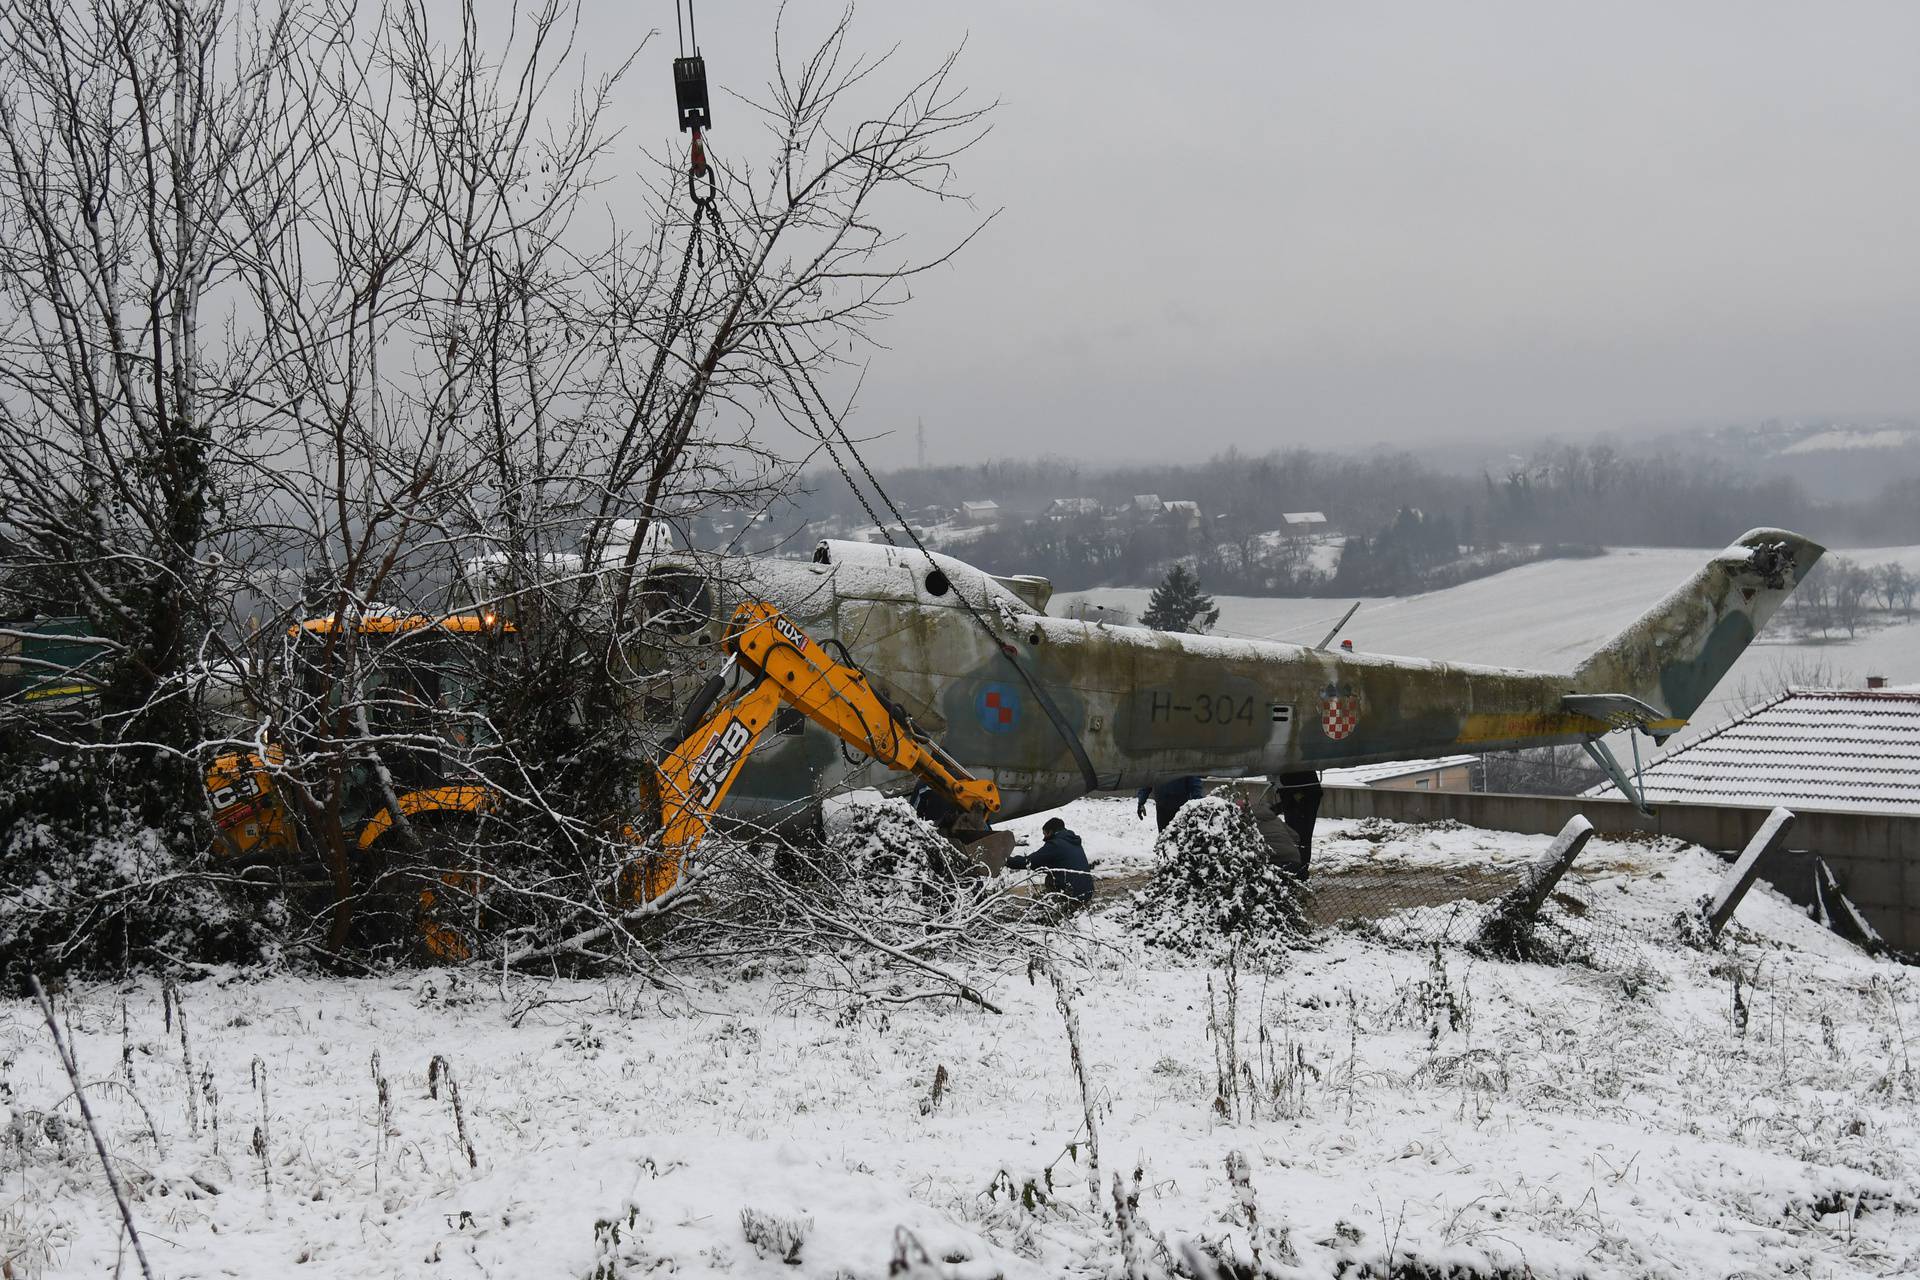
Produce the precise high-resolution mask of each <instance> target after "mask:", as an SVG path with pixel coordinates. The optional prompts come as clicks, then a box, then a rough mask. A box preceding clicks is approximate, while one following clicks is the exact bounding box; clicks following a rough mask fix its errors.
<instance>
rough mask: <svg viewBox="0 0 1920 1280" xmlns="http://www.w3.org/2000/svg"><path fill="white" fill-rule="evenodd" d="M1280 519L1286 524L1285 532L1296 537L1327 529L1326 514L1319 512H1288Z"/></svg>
mask: <svg viewBox="0 0 1920 1280" xmlns="http://www.w3.org/2000/svg"><path fill="white" fill-rule="evenodd" d="M1280 519H1281V520H1283V521H1285V522H1286V526H1287V532H1288V533H1291V534H1296V535H1300V534H1309V533H1320V532H1322V531H1324V530H1325V529H1326V527H1327V517H1326V513H1324V512H1321V511H1288V512H1284V513H1282V515H1281V516H1280Z"/></svg>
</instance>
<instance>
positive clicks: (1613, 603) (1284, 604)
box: [1048, 547, 1920, 745]
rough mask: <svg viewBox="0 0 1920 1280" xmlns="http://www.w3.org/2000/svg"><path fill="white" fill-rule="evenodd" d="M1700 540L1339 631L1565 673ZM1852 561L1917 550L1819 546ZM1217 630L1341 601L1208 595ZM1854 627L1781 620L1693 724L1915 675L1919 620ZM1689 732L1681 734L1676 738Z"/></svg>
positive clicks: (1123, 594) (1545, 571) (1394, 600)
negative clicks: (1853, 634)
mask: <svg viewBox="0 0 1920 1280" xmlns="http://www.w3.org/2000/svg"><path fill="white" fill-rule="evenodd" d="M1712 554H1713V553H1712V552H1711V551H1710V550H1706V549H1701V548H1692V547H1686V548H1678V549H1676V548H1671V547H1658V548H1653V547H1616V548H1613V549H1612V550H1610V551H1609V552H1608V553H1607V554H1606V555H1604V556H1600V557H1597V558H1595V559H1591V560H1547V561H1542V562H1540V563H1538V564H1529V565H1522V566H1521V567H1520V568H1518V569H1509V570H1507V571H1506V572H1505V573H1499V574H1495V575H1493V576H1492V577H1489V578H1480V579H1477V580H1475V581H1473V582H1467V583H1462V584H1461V585H1459V586H1457V587H1449V588H1447V589H1446V590H1444V591H1430V592H1427V593H1425V594H1423V595H1417V596H1401V597H1387V598H1383V599H1369V600H1365V601H1363V602H1362V603H1361V605H1360V611H1359V612H1358V613H1356V614H1354V615H1353V620H1352V621H1351V622H1349V623H1348V624H1347V627H1346V630H1345V631H1343V632H1341V635H1342V636H1343V637H1344V638H1346V639H1350V640H1352V641H1353V643H1354V645H1355V647H1356V648H1360V649H1365V650H1370V651H1372V652H1375V653H1392V654H1400V655H1404V656H1407V657H1415V658H1439V659H1445V660H1450V661H1455V662H1485V663H1492V664H1495V665H1500V666H1518V667H1531V668H1534V669H1537V670H1548V671H1552V670H1570V669H1571V668H1572V667H1573V666H1574V665H1575V664H1577V663H1578V662H1579V661H1580V660H1581V659H1582V658H1585V657H1586V656H1587V655H1588V654H1590V653H1592V652H1593V651H1594V650H1595V649H1597V648H1599V646H1600V645H1601V644H1602V643H1603V642H1604V641H1605V640H1607V639H1608V638H1609V637H1610V636H1612V635H1614V634H1615V633H1616V632H1618V631H1620V630H1621V629H1622V628H1624V627H1625V626H1626V625H1627V624H1628V623H1630V622H1632V621H1633V620H1634V619H1635V618H1638V617H1639V616H1640V615H1641V614H1642V613H1644V612H1646V611H1647V610H1648V609H1649V608H1651V607H1652V606H1653V605H1654V604H1655V603H1656V602H1657V601H1658V600H1659V599H1660V597H1661V596H1663V595H1665V594H1666V593H1667V592H1668V591H1669V590H1671V589H1672V588H1674V587H1676V586H1678V585H1679V584H1680V583H1682V582H1684V581H1685V580H1686V579H1687V578H1688V577H1690V576H1691V575H1692V574H1693V573H1694V572H1695V571H1696V570H1697V569H1699V568H1700V566H1701V565H1703V564H1705V563H1706V562H1707V560H1708V559H1709V558H1711V556H1712ZM1828 554H1829V555H1844V556H1848V557H1851V558H1852V559H1854V560H1857V561H1859V562H1860V563H1862V564H1880V563H1884V562H1886V561H1889V560H1892V561H1897V562H1899V563H1900V564H1902V565H1904V566H1906V568H1907V569H1908V570H1909V571H1911V572H1920V547H1866V548H1857V549H1852V550H1842V551H1834V552H1829V553H1828ZM1149 594H1151V593H1150V592H1148V591H1146V590H1144V589H1139V588H1130V587H1115V588H1102V589H1100V590H1097V591H1078V592H1072V593H1066V594H1062V595H1061V596H1060V597H1058V598H1057V599H1056V601H1055V602H1054V603H1053V604H1052V605H1051V606H1050V607H1049V609H1048V612H1050V613H1053V614H1056V615H1059V616H1063V617H1064V616H1065V613H1066V608H1067V605H1068V603H1069V602H1071V601H1073V600H1079V599H1086V600H1091V601H1096V602H1098V603H1101V604H1108V605H1122V606H1124V607H1126V608H1128V609H1131V610H1132V611H1133V613H1134V616H1135V617H1138V616H1139V615H1140V614H1141V613H1142V612H1144V611H1145V609H1146V604H1147V597H1148V595H1149ZM1214 599H1215V600H1216V601H1217V602H1218V603H1219V605H1220V624H1219V626H1218V627H1216V628H1215V631H1216V632H1217V633H1218V634H1220V635H1234V636H1249V637H1254V638H1257V639H1263V640H1281V641H1285V642H1287V643H1290V644H1317V643H1319V641H1320V638H1321V637H1322V636H1324V635H1326V633H1327V632H1328V631H1329V630H1331V629H1332V627H1333V624H1334V623H1336V622H1338V621H1339V620H1340V615H1341V614H1342V613H1345V612H1346V609H1347V605H1348V604H1350V603H1352V602H1351V601H1343V600H1312V599H1269V598H1262V597H1257V596H1216V597H1214ZM1878 621H1879V619H1878V616H1876V618H1875V622H1876V625H1875V627H1874V628H1873V629H1871V630H1862V631H1861V633H1860V636H1859V638H1858V639H1856V640H1853V641H1846V640H1844V638H1842V639H1838V640H1835V641H1834V642H1831V643H1819V642H1809V641H1801V640H1796V639H1795V638H1793V637H1792V636H1791V635H1789V634H1788V633H1787V630H1786V628H1785V627H1784V626H1780V625H1774V626H1771V627H1769V628H1768V629H1767V630H1766V631H1763V632H1762V633H1761V635H1760V638H1759V639H1758V640H1756V641H1755V642H1754V644H1753V646H1752V647H1751V648H1749V649H1748V650H1747V652H1746V653H1745V654H1743V655H1742V656H1741V658H1740V661H1738V662H1737V663H1735V664H1734V667H1733V670H1732V671H1731V672H1729V673H1728V674H1727V677H1726V678H1725V679H1724V680H1723V681H1721V683H1720V686H1719V687H1718V688H1717V689H1716V690H1715V691H1714V696H1713V699H1712V700H1711V701H1709V702H1708V704H1707V705H1706V706H1704V707H1702V708H1701V709H1700V711H1699V712H1698V713H1697V714H1696V715H1695V717H1694V721H1693V726H1694V732H1700V731H1704V730H1707V729H1711V728H1713V727H1714V726H1716V725H1718V724H1719V723H1721V722H1722V721H1723V720H1725V719H1726V718H1727V717H1728V716H1729V715H1730V714H1732V713H1733V712H1734V711H1735V710H1736V709H1737V708H1736V706H1735V705H1734V700H1735V697H1736V695H1737V693H1738V691H1739V690H1740V688H1741V686H1742V685H1743V684H1744V683H1748V682H1754V683H1761V684H1765V683H1769V681H1768V677H1769V676H1770V675H1771V674H1772V673H1773V672H1774V671H1775V670H1777V669H1780V668H1781V667H1782V665H1783V664H1787V665H1791V664H1795V663H1801V662H1807V661H1820V662H1825V663H1826V664H1827V665H1828V666H1829V667H1831V668H1832V669H1833V670H1834V672H1835V674H1836V676H1838V677H1840V678H1843V679H1845V680H1846V681H1847V683H1849V684H1860V683H1863V682H1864V681H1865V678H1866V677H1867V676H1868V675H1883V676H1887V677H1888V678H1889V679H1891V680H1892V681H1894V683H1896V684H1911V683H1920V621H1916V622H1915V623H1908V624H1899V623H1896V624H1894V625H1889V626H1879V625H1877V624H1878ZM1688 736H1690V735H1682V736H1681V738H1680V739H1679V740H1678V741H1677V742H1676V744H1675V745H1679V743H1680V742H1684V741H1685V740H1686V738H1687V737H1688Z"/></svg>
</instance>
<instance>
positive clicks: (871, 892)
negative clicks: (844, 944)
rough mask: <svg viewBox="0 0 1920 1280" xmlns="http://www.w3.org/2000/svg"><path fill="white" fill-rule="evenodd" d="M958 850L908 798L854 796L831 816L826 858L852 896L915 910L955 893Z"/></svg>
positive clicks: (829, 868) (882, 906)
mask: <svg viewBox="0 0 1920 1280" xmlns="http://www.w3.org/2000/svg"><path fill="white" fill-rule="evenodd" d="M954 853H955V851H954V848H953V845H952V844H951V843H949V842H948V840H947V838H946V837H945V836H943V835H941V834H940V832H939V831H938V830H936V829H935V828H934V826H933V824H931V823H929V822H927V821H926V820H925V819H923V818H921V817H920V816H919V815H918V814H916V813H915V812H914V811H913V806H912V805H910V804H908V803H907V802H906V801H905V800H898V799H893V800H875V801H854V802H852V803H850V804H847V805H845V806H844V807H842V808H841V809H840V810H839V811H838V812H837V813H835V814H834V815H833V816H832V818H831V819H829V820H828V823H827V842H826V850H825V858H824V859H823V861H824V863H825V866H826V868H827V871H828V874H830V875H832V876H834V877H835V878H836V879H838V880H839V881H840V882H841V886H842V888H843V889H844V890H845V891H846V892H847V893H848V894H849V895H851V896H855V897H858V898H861V899H864V900H865V901H867V902H868V903H870V904H872V905H873V906H875V907H877V908H879V909H881V910H883V911H885V910H892V911H899V910H916V909H924V908H927V907H938V906H939V905H940V904H942V903H943V902H944V901H945V900H947V899H949V898H951V897H952V896H953V894H954V892H955V890H956V887H957V881H956V880H955V877H954V874H953V870H952V867H951V861H952V859H953V857H954Z"/></svg>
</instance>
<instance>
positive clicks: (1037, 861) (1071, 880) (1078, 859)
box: [1007, 818, 1093, 907]
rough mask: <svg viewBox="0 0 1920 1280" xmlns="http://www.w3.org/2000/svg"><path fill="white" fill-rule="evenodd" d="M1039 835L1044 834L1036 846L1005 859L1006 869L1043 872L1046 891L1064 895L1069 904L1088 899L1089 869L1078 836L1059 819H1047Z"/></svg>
mask: <svg viewBox="0 0 1920 1280" xmlns="http://www.w3.org/2000/svg"><path fill="white" fill-rule="evenodd" d="M1040 834H1041V835H1042V836H1044V837H1045V839H1043V840H1042V841H1041V844H1040V847H1039V848H1038V849H1035V850H1034V851H1033V852H1032V853H1030V854H1029V853H1016V854H1014V855H1013V856H1012V857H1011V858H1008V859H1007V870H1009V871H1028V870H1032V871H1044V872H1046V873H1047V892H1048V893H1049V894H1056V893H1057V894H1061V895H1063V896H1065V897H1066V898H1068V899H1070V900H1071V902H1072V906H1073V907H1084V906H1086V905H1087V904H1088V903H1090V902H1092V901H1093V868H1092V865H1091V864H1090V863H1088V861H1087V851H1086V850H1085V849H1084V848H1082V847H1081V844H1080V837H1079V836H1077V835H1075V834H1074V833H1073V832H1071V831H1069V830H1067V824H1066V823H1065V822H1063V821H1062V820H1060V819H1059V818H1048V819H1047V821H1046V825H1044V826H1042V827H1041V828H1040Z"/></svg>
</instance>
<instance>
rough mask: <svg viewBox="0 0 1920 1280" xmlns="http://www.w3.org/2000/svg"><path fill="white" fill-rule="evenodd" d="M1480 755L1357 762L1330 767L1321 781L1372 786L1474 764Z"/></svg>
mask: <svg viewBox="0 0 1920 1280" xmlns="http://www.w3.org/2000/svg"><path fill="white" fill-rule="evenodd" d="M1477 759H1479V757H1478V756H1439V757H1437V758H1435V759H1432V760H1389V761H1387V762H1386V763H1385V764H1357V765H1355V766H1353V767H1352V768H1351V769H1328V770H1326V771H1325V772H1324V773H1322V774H1321V775H1320V781H1321V782H1323V783H1325V784H1326V785H1328V786H1334V787H1370V786H1372V785H1373V784H1374V783H1376V782H1391V781H1392V780H1393V779H1395V778H1405V777H1409V776H1411V775H1413V774H1417V773H1433V772H1435V771H1436V770H1440V769H1453V768H1457V767H1458V766H1460V765H1463V764H1472V763H1473V762H1474V761H1475V760H1477Z"/></svg>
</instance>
